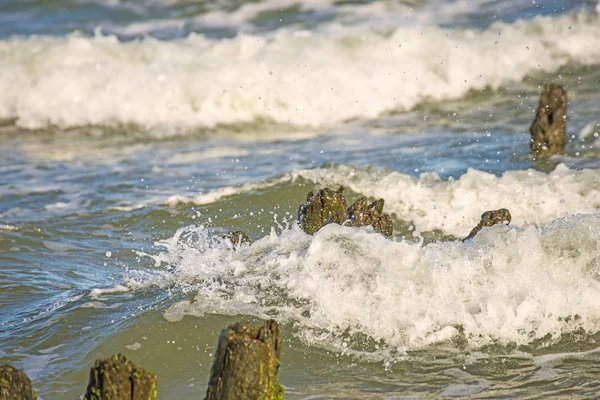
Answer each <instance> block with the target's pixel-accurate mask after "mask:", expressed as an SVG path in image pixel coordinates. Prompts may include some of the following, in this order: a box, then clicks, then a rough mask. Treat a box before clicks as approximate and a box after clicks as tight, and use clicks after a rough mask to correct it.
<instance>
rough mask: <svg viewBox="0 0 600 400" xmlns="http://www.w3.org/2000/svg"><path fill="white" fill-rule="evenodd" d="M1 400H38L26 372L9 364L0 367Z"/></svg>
mask: <svg viewBox="0 0 600 400" xmlns="http://www.w3.org/2000/svg"><path fill="white" fill-rule="evenodd" d="M0 400H37V394H36V393H35V390H33V388H32V387H31V380H29V377H28V376H27V375H26V374H25V372H23V371H21V370H18V369H16V368H15V367H12V366H10V365H8V364H4V365H3V366H1V367H0Z"/></svg>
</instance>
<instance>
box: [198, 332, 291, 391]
mask: <svg viewBox="0 0 600 400" xmlns="http://www.w3.org/2000/svg"><path fill="white" fill-rule="evenodd" d="M280 353H281V337H280V336H279V326H278V325H277V322H275V321H273V320H269V321H267V322H265V323H264V324H263V325H262V326H259V327H255V326H252V325H250V324H248V323H245V322H241V323H235V324H233V325H231V326H229V327H227V328H225V329H223V331H221V334H220V335H219V341H218V343H217V351H216V352H215V361H214V363H213V366H212V370H211V374H210V380H209V382H208V390H207V392H206V400H282V399H283V388H282V387H281V385H279V355H280Z"/></svg>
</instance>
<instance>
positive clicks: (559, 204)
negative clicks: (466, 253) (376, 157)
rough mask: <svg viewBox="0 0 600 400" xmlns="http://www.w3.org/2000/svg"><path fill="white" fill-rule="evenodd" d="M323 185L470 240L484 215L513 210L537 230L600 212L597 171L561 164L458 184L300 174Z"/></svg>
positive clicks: (353, 170)
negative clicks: (377, 201)
mask: <svg viewBox="0 0 600 400" xmlns="http://www.w3.org/2000/svg"><path fill="white" fill-rule="evenodd" d="M294 175H295V176H302V177H304V178H306V179H310V180H312V181H314V182H315V183H318V184H319V185H322V186H327V185H332V186H335V185H344V186H346V187H349V188H350V189H352V190H353V191H355V192H357V193H361V194H364V195H367V196H370V197H376V198H383V199H385V201H386V206H385V209H386V210H387V212H392V213H396V214H397V216H398V217H399V218H400V219H403V220H405V221H410V222H412V223H414V224H415V227H416V228H417V229H418V230H420V231H432V230H435V229H439V230H441V231H443V232H445V233H448V234H452V235H455V236H457V237H464V236H467V234H468V233H469V231H470V230H471V228H472V227H473V226H475V225H476V224H477V223H478V222H479V219H480V216H481V214H482V213H483V212H484V211H487V210H492V209H498V208H508V209H509V210H510V212H511V215H512V224H513V225H523V224H525V223H532V224H536V225H538V226H541V225H545V224H548V223H550V222H552V221H553V220H555V219H557V218H560V217H565V216H568V215H574V214H579V213H595V212H598V210H600V180H599V175H598V171H596V170H582V171H578V170H570V169H569V168H568V167H566V166H565V165H564V164H560V165H559V166H557V167H556V169H555V170H554V171H552V172H551V173H549V174H546V173H544V172H539V171H534V170H527V171H508V172H505V173H504V174H503V175H502V176H496V175H494V174H490V173H487V172H484V171H478V170H474V169H469V170H468V171H467V173H465V174H464V175H462V176H461V177H460V178H459V179H456V180H455V179H449V180H441V179H440V178H439V177H438V175H437V174H431V173H424V174H421V176H420V178H419V179H417V178H415V177H412V176H409V175H405V174H402V173H400V172H397V171H389V170H382V169H376V168H367V169H361V168H357V167H353V166H348V165H339V166H335V167H330V168H320V169H314V170H304V171H298V172H296V173H295V174H294Z"/></svg>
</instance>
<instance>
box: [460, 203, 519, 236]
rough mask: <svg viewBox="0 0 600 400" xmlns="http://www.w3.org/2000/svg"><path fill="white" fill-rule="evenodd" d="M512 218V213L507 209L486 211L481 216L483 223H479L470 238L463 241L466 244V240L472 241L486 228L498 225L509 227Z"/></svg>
mask: <svg viewBox="0 0 600 400" xmlns="http://www.w3.org/2000/svg"><path fill="white" fill-rule="evenodd" d="M511 218H512V217H511V215H510V211H508V210H507V209H506V208H501V209H499V210H492V211H486V212H484V213H483V214H481V221H479V224H477V226H476V227H475V228H473V230H472V231H471V233H469V236H467V237H466V238H464V239H463V240H462V241H463V242H464V241H465V240H469V239H472V238H473V237H474V236H475V235H477V233H478V232H479V231H480V230H481V229H483V227H484V226H493V225H496V224H505V225H508V224H510V220H511Z"/></svg>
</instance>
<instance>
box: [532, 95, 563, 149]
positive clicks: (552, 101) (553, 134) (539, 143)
mask: <svg viewBox="0 0 600 400" xmlns="http://www.w3.org/2000/svg"><path fill="white" fill-rule="evenodd" d="M529 132H530V133H531V151H532V152H533V153H534V154H562V153H564V152H565V143H566V141H567V92H566V91H565V89H563V87H562V86H558V85H546V86H545V87H544V91H543V92H542V95H541V97H540V104H539V105H538V108H537V111H536V113H535V120H534V121H533V124H532V125H531V127H530V128H529Z"/></svg>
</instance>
